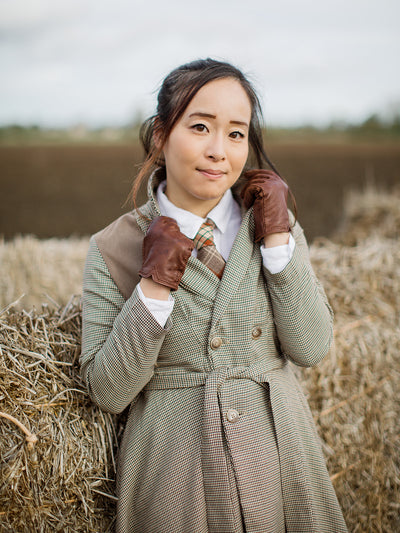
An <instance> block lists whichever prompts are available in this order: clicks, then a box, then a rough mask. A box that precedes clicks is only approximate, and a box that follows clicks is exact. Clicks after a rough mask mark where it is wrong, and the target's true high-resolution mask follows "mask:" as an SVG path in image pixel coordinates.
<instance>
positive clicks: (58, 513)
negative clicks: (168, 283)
mask: <svg viewBox="0 0 400 533" xmlns="http://www.w3.org/2000/svg"><path fill="white" fill-rule="evenodd" d="M80 329H81V309H80V303H79V298H73V299H72V300H71V301H70V302H69V304H68V305H67V306H66V307H65V308H60V309H57V310H54V309H50V308H49V307H46V306H43V308H42V310H41V311H35V310H33V311H30V312H27V311H24V310H23V311H13V310H12V309H9V310H6V311H3V312H2V314H0V411H1V412H2V413H4V414H5V415H11V416H12V417H14V418H15V419H16V421H18V422H19V423H20V424H22V426H21V425H17V423H16V421H13V420H12V419H10V418H9V417H7V418H5V417H4V416H0V446H1V452H0V456H1V462H0V523H1V527H0V530H1V531H7V532H15V531H18V532H27V533H32V531H35V532H36V531H38V532H54V531H62V532H71V533H72V532H74V533H76V532H80V531H82V532H83V531H85V532H99V531H101V532H106V531H109V530H111V524H112V520H113V515H114V506H115V501H114V500H115V497H114V496H113V479H114V473H115V460H114V455H113V451H114V447H115V445H116V435H115V430H114V420H113V419H112V417H111V416H110V415H108V414H105V413H102V412H101V411H100V410H99V409H98V408H97V407H95V406H94V405H93V404H92V403H91V401H90V400H89V398H88V395H87V392H86V389H85V385H84V384H83V382H82V381H81V378H80V376H79V369H78V366H77V363H78V357H79V351H80V335H81V333H80ZM23 426H24V427H25V428H26V433H32V434H34V435H35V436H36V439H37V442H35V443H32V442H31V443H30V444H29V443H27V442H26V436H27V435H26V433H25V432H24V429H23ZM31 440H32V439H31Z"/></svg>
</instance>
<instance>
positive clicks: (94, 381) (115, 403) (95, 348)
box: [80, 237, 172, 413]
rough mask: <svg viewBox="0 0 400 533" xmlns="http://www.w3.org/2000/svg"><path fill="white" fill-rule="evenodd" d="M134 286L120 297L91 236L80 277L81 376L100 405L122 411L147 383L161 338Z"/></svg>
mask: <svg viewBox="0 0 400 533" xmlns="http://www.w3.org/2000/svg"><path fill="white" fill-rule="evenodd" d="M171 325H172V322H171V319H170V318H169V319H168V321H167V323H166V325H165V327H164V328H163V327H161V326H160V325H159V324H158V322H157V321H156V320H155V318H154V317H153V315H152V314H151V313H150V312H149V311H148V309H147V307H146V306H145V305H144V303H143V302H142V300H141V299H140V297H139V295H138V293H137V290H136V289H134V291H133V293H132V295H131V296H130V297H129V298H128V300H126V302H125V300H124V298H123V296H122V295H121V293H120V292H119V290H118V288H117V286H116V284H115V283H114V280H113V279H112V278H111V276H110V273H109V271H108V268H107V266H106V264H105V262H104V260H103V258H102V256H101V254H100V252H99V249H98V247H97V245H96V241H95V239H94V238H93V237H92V239H91V241H90V245H89V251H88V255H87V259H86V264H85V269H84V276H83V299H82V354H81V357H80V363H81V369H82V375H83V377H84V379H85V381H86V385H87V388H88V391H89V395H90V397H91V398H92V400H93V401H94V403H96V404H97V405H98V406H99V407H100V408H101V409H103V410H104V411H108V412H111V413H120V412H122V411H123V410H124V409H125V407H127V406H128V405H129V404H130V403H131V402H132V401H133V400H134V399H135V397H136V396H137V394H138V393H139V392H140V391H141V390H142V388H143V387H144V386H145V385H146V384H147V383H148V381H150V379H151V377H152V376H153V373H154V367H155V364H156V361H157V356H158V353H159V350H160V348H161V345H162V343H163V340H164V337H165V335H166V333H167V331H168V330H169V329H170V327H171Z"/></svg>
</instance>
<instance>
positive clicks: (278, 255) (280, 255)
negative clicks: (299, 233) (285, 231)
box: [260, 233, 296, 274]
mask: <svg viewBox="0 0 400 533" xmlns="http://www.w3.org/2000/svg"><path fill="white" fill-rule="evenodd" d="M295 247H296V241H295V240H294V238H293V237H292V234H291V233H290V234H289V242H288V244H283V245H282V246H274V247H272V248H265V246H264V245H263V244H262V245H261V246H260V249H261V255H262V260H263V264H264V266H265V268H267V269H268V270H269V271H270V272H271V274H278V273H279V272H282V270H283V269H284V268H285V267H286V266H287V265H288V264H289V261H290V260H291V259H292V256H293V252H294V249H295Z"/></svg>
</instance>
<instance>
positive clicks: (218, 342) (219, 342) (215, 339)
mask: <svg viewBox="0 0 400 533" xmlns="http://www.w3.org/2000/svg"><path fill="white" fill-rule="evenodd" d="M221 345H222V339H221V337H213V338H212V339H211V342H210V346H211V348H212V349H213V350H216V349H217V348H219V347H220V346H221Z"/></svg>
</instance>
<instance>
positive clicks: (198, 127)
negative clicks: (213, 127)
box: [192, 124, 208, 133]
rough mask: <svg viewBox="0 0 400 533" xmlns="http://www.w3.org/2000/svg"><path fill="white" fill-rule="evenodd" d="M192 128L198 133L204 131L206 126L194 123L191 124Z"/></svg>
mask: <svg viewBox="0 0 400 533" xmlns="http://www.w3.org/2000/svg"><path fill="white" fill-rule="evenodd" d="M192 129H193V130H195V131H198V132H199V133H205V132H206V131H208V130H207V127H206V126H205V125H204V124H194V125H193V126H192Z"/></svg>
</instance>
